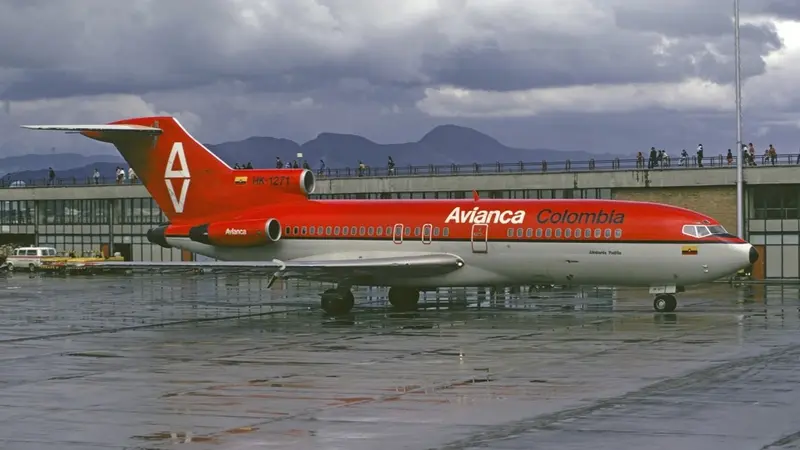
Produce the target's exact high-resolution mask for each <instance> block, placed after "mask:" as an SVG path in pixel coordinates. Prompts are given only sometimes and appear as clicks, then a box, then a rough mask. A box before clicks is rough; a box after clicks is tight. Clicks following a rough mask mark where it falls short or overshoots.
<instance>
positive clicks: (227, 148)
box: [0, 125, 619, 180]
mask: <svg viewBox="0 0 800 450" xmlns="http://www.w3.org/2000/svg"><path fill="white" fill-rule="evenodd" d="M206 146H207V147H208V148H209V149H210V150H211V151H212V152H214V153H215V154H217V156H219V157H220V158H222V160H224V161H225V162H227V163H228V164H230V165H231V166H233V165H234V164H236V163H239V164H246V163H248V162H250V163H252V164H253V166H254V167H256V168H272V167H275V157H276V156H279V157H280V158H281V159H282V160H283V161H284V162H286V161H287V160H288V161H291V160H293V159H296V155H297V153H302V154H303V158H304V159H306V160H308V162H309V164H310V165H311V167H313V168H315V169H316V168H317V167H319V161H320V159H322V160H324V161H325V165H326V166H327V167H328V168H330V169H336V168H345V167H356V166H357V165H358V161H359V160H361V161H363V162H364V164H366V165H368V166H374V167H385V166H386V161H387V159H388V157H389V156H390V155H391V156H392V158H393V159H394V161H395V163H396V164H397V166H398V167H403V166H409V165H412V166H423V165H428V164H434V165H441V164H472V163H483V164H485V163H493V162H497V161H499V162H506V163H508V162H516V161H524V162H540V161H542V160H547V161H564V160H566V159H571V160H575V161H578V160H580V161H586V160H589V159H590V158H595V159H597V160H602V159H613V158H614V157H616V156H619V155H611V154H597V153H588V152H581V151H558V150H552V149H542V148H539V149H521V148H513V147H508V146H506V145H503V144H501V143H500V142H498V141H497V140H496V139H494V138H493V137H491V136H488V135H486V134H483V133H481V132H479V131H477V130H474V129H472V128H466V127H461V126H456V125H442V126H438V127H436V128H434V129H433V130H431V131H430V132H429V133H427V134H426V135H425V136H423V137H422V139H420V140H419V141H417V142H407V143H403V144H378V143H375V142H373V141H371V140H369V139H367V138H364V137H362V136H358V135H351V134H336V133H321V134H320V135H318V136H317V137H316V138H314V139H312V140H310V141H308V142H306V143H304V144H302V145H301V144H298V143H296V142H294V141H292V140H289V139H279V138H272V137H257V136H255V137H250V138H247V139H245V140H242V141H235V142H223V143H221V144H214V145H209V144H206ZM12 159H13V161H11V160H12ZM298 162H299V163H301V164H302V161H298ZM14 164H16V166H14ZM119 164H123V161H122V159H121V157H108V156H81V155H74V154H65V153H62V154H51V155H25V156H14V157H11V158H2V159H0V172H3V173H6V174H8V173H9V172H13V173H11V174H10V175H8V178H11V179H13V180H31V179H41V178H45V177H46V176H47V167H49V166H52V167H53V169H54V170H56V176H57V177H58V178H61V179H64V178H77V179H85V178H86V177H90V176H91V175H92V173H93V171H94V168H95V167H97V168H98V170H100V173H101V174H102V175H103V176H104V177H113V176H114V169H115V168H116V166H117V165H119ZM6 166H8V167H17V169H16V170H2V169H3V168H4V167H6ZM126 167H127V166H126Z"/></svg>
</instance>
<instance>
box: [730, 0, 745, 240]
mask: <svg viewBox="0 0 800 450" xmlns="http://www.w3.org/2000/svg"><path fill="white" fill-rule="evenodd" d="M733 26H734V36H735V37H734V40H735V44H734V50H735V54H736V235H737V236H739V238H740V239H744V180H743V178H744V177H743V174H742V165H743V161H742V160H743V159H744V158H743V156H744V152H743V151H742V67H741V51H740V48H739V0H733Z"/></svg>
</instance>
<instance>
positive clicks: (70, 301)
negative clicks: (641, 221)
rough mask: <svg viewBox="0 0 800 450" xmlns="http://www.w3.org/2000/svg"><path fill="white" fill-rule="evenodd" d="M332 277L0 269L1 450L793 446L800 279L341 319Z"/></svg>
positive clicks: (797, 438) (380, 310)
mask: <svg viewBox="0 0 800 450" xmlns="http://www.w3.org/2000/svg"><path fill="white" fill-rule="evenodd" d="M319 290H320V287H318V286H317V287H311V286H308V285H306V286H304V287H299V286H294V285H288V286H283V287H279V288H278V289H273V290H268V289H266V281H265V280H264V279H259V278H257V277H251V278H249V277H241V276H239V277H236V276H233V275H194V276H177V275H176V276H170V275H134V276H96V277H69V278H55V277H40V276H28V275H22V274H17V275H13V276H9V277H3V278H0V307H1V308H2V309H1V310H0V311H2V312H0V448H2V449H3V450H13V449H37V450H48V449H63V450H67V449H70V450H71V449H92V448H98V449H99V448H103V449H166V448H175V447H186V448H195V449H205V448H208V449H251V448H259V449H263V448H276V449H286V450H288V449H347V450H361V449H364V450H367V449H370V450H372V449H376V448H380V449H381V450H394V449H472V448H493V449H526V450H527V449H540V448H542V449H549V448H558V449H589V448H591V449H595V450H596V449H606V448H608V449H615V450H616V449H620V448H638V449H675V448H687V449H770V450H777V449H790V448H798V445H800V421H798V420H797V417H798V415H800V414H799V413H800V389H796V388H795V387H796V386H797V385H798V382H800V336H798V329H800V313H798V306H800V293H799V292H798V288H797V287H789V286H786V287H780V286H768V287H765V286H755V287H745V288H732V287H730V286H728V285H715V286H709V287H707V288H703V289H702V290H698V291H690V292H687V293H685V294H682V295H681V296H680V297H679V306H678V308H679V310H678V311H676V313H675V314H655V313H653V312H652V310H651V308H652V304H651V303H652V301H651V298H650V296H649V295H647V293H646V291H645V292H642V291H616V292H614V291H611V290H603V291H599V292H588V293H585V294H583V295H581V296H580V298H575V295H572V294H563V293H560V294H559V293H541V294H539V295H537V296H535V297H538V298H529V294H525V295H524V296H523V298H519V297H514V296H509V297H507V298H505V297H504V298H500V299H497V300H493V301H482V302H481V304H480V306H477V305H476V302H478V300H479V299H478V297H477V296H476V294H475V293H474V292H472V291H470V292H468V293H467V295H466V307H465V305H464V304H462V303H459V302H457V303H456V304H451V305H448V304H447V301H446V300H445V301H444V302H443V303H440V304H438V305H437V304H434V303H433V300H430V301H429V303H427V304H426V307H425V308H423V309H421V310H420V311H418V312H416V313H405V314H400V313H394V312H392V310H391V309H390V308H387V307H386V302H385V292H384V291H382V290H372V291H370V292H366V291H359V292H357V293H356V298H357V301H358V302H360V304H359V305H358V306H357V308H356V309H355V310H354V312H353V314H351V315H349V316H348V317H345V318H338V319H331V318H327V317H325V316H324V315H323V314H322V313H321V312H320V311H319V310H317V308H316V306H317V304H318V298H319V297H318V296H317V294H318V292H319ZM368 294H370V295H372V294H375V295H376V296H377V298H372V297H370V298H365V296H366V295H368ZM440 297H446V296H444V295H440ZM501 297H502V296H501ZM429 299H430V296H429Z"/></svg>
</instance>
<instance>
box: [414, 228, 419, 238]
mask: <svg viewBox="0 0 800 450" xmlns="http://www.w3.org/2000/svg"><path fill="white" fill-rule="evenodd" d="M414 236H419V227H416V228H414Z"/></svg>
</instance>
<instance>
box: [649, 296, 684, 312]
mask: <svg viewBox="0 0 800 450" xmlns="http://www.w3.org/2000/svg"><path fill="white" fill-rule="evenodd" d="M677 307H678V300H677V299H676V298H675V296H674V295H672V294H658V295H656V298H655V300H653V309H655V310H656V311H657V312H661V313H670V312H672V311H675V308H677Z"/></svg>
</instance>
